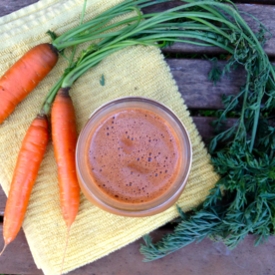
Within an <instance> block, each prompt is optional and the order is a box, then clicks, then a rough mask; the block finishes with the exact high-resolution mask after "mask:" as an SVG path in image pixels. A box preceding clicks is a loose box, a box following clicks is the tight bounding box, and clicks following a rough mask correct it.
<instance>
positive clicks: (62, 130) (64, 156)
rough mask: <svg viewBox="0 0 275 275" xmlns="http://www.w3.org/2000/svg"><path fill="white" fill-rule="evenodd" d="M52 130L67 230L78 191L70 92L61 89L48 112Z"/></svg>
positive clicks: (76, 202)
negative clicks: (49, 112)
mask: <svg viewBox="0 0 275 275" xmlns="http://www.w3.org/2000/svg"><path fill="white" fill-rule="evenodd" d="M51 127H52V141H53V147H54V155H55V159H56V162H57V167H58V183H59V189H60V202H61V210H62V215H63V218H64V220H65V222H66V225H67V227H68V228H70V227H71V225H72V223H73V222H74V220H75V218H76V215H77V212H78V207H79V201H80V198H79V197H80V187H79V184H78V180H77V175H76V164H75V148H76V142H77V130H76V121H75V111H74V107H73V103H72V100H71V97H70V95H69V88H61V89H60V90H59V91H58V93H57V95H56V97H55V100H54V102H53V106H52V110H51Z"/></svg>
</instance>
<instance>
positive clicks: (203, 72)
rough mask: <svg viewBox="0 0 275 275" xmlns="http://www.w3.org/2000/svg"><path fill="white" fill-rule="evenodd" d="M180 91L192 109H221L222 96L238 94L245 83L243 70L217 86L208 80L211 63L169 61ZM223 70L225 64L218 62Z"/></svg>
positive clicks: (187, 60)
mask: <svg viewBox="0 0 275 275" xmlns="http://www.w3.org/2000/svg"><path fill="white" fill-rule="evenodd" d="M166 61H167V63H168V65H169V67H170V70H171V73H172V75H173V77H174V79H175V80H176V83H177V85H178V88H179V91H180V93H181V94H182V97H183V98H184V100H185V103H186V105H187V106H188V108H190V109H221V108H223V104H222V100H221V96H222V95H223V94H224V95H232V94H237V93H238V92H239V90H240V87H241V85H243V84H244V83H245V75H246V74H245V71H244V70H243V69H242V68H239V69H237V70H236V71H233V72H232V73H230V74H228V75H226V76H224V77H222V78H221V81H218V82H217V83H216V85H215V84H214V83H213V82H212V81H210V80H209V79H208V74H209V72H210V70H211V68H212V66H213V64H212V62H211V61H208V60H197V59H167V60H166ZM217 65H218V67H220V68H223V67H224V65H225V62H218V64H217Z"/></svg>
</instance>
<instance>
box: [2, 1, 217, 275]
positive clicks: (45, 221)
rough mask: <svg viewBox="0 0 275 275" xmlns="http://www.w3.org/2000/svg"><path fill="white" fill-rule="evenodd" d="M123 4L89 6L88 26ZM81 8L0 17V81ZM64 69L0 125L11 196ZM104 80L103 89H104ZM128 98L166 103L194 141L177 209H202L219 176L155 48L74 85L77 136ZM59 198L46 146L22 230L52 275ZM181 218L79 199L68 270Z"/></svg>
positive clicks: (61, 227) (120, 58)
mask: <svg viewBox="0 0 275 275" xmlns="http://www.w3.org/2000/svg"><path fill="white" fill-rule="evenodd" d="M121 1H122V0H93V1H88V3H87V13H86V16H85V20H87V19H90V18H92V17H93V16H95V15H97V14H99V13H101V12H102V11H104V10H106V9H107V8H109V7H111V6H113V5H115V4H117V3H119V2H121ZM82 6H83V1H82V0H66V1H60V0H42V1H40V2H38V3H36V4H34V5H32V6H29V7H27V8H25V9H22V10H20V11H18V12H15V13H13V14H11V15H8V16H5V17H2V18H0V40H1V41H2V42H3V41H5V42H4V43H0V74H3V72H4V71H5V70H6V69H7V68H8V67H9V66H10V65H12V64H13V63H14V61H15V60H17V59H18V58H19V57H20V56H22V55H23V54H24V53H25V52H26V51H27V50H28V49H30V48H31V47H33V46H34V45H36V44H39V43H42V42H46V41H50V39H49V37H48V36H47V35H46V34H45V33H46V31H47V30H49V29H50V30H52V31H55V32H56V33H57V34H61V33H63V32H64V31H66V30H68V29H69V28H71V27H73V26H76V25H77V24H78V23H79V20H80V14H81V10H82ZM65 66H66V61H65V60H64V59H63V58H60V59H59V62H58V64H57V66H56V67H55V68H54V70H53V71H52V72H51V73H50V74H49V75H48V77H47V78H46V79H45V80H43V81H42V83H41V84H40V85H39V86H38V87H37V88H36V90H35V91H34V92H32V94H30V95H29V96H28V97H27V99H26V100H25V101H24V102H22V103H21V104H20V105H19V106H18V107H17V108H16V110H15V112H14V113H13V114H12V115H11V116H10V117H9V118H8V119H7V120H6V121H5V122H4V123H3V124H2V125H1V126H0V133H1V135H0V160H1V162H0V183H1V185H2V187H3V189H4V191H5V192H6V193H7V192H8V189H9V184H10V181H11V178H12V173H13V169H14V166H15V161H16V158H17V154H18V151H19V148H20V146H21V141H22V139H23V137H24V134H25V132H26V129H27V128H28V126H29V124H30V123H31V121H32V120H33V118H34V117H35V115H36V114H37V112H38V111H39V110H40V107H41V103H42V102H43V99H44V97H45V95H46V94H47V92H48V91H49V89H50V87H51V86H52V85H53V84H54V83H55V82H56V81H57V79H58V76H59V75H60V74H61V73H62V70H63V69H64V68H65ZM102 75H104V78H105V85H104V86H102V85H101V84H100V79H101V77H102ZM15 85H16V83H15ZM127 95H136V96H145V97H149V98H152V99H155V100H158V101H160V102H162V103H164V104H165V105H167V106H168V107H170V108H171V109H173V110H174V112H175V113H176V114H177V115H178V116H179V118H180V119H181V120H182V121H183V123H184V124H185V126H186V127H187V129H188V131H189V134H190V137H191V142H192V149H193V163H192V170H191V174H190V177H189V180H188V183H187V186H186V188H185V190H184V192H183V194H182V196H181V197H180V199H179V201H178V202H177V204H178V205H179V206H181V207H182V208H183V210H188V209H190V208H192V207H194V206H196V205H198V204H199V203H201V202H202V201H203V200H204V199H205V197H206V196H207V195H208V191H209V189H210V188H212V187H213V186H214V184H215V182H216V181H217V179H218V176H217V175H216V174H215V173H214V171H213V168H212V166H211V165H210V161H209V160H210V158H209V156H208V154H207V151H206V149H205V147H204V144H203V143H202V141H201V138H200V136H199V134H198V132H197V130H196V128H195V126H194V124H193V122H192V119H191V118H190V116H189V113H188V111H187V109H186V105H185V104H184V101H183V99H182V98H181V95H180V93H179V92H178V89H177V86H176V84H175V81H174V80H173V79H172V76H171V73H170V71H169V67H168V66H167V65H166V63H165V61H164V60H163V56H162V55H161V53H160V51H159V50H158V49H156V48H154V47H150V48H148V47H143V46H138V47H131V48H128V49H126V50H123V51H120V52H117V53H115V54H113V55H112V56H110V57H108V58H106V59H105V60H104V61H103V62H101V63H100V64H99V65H98V66H97V67H95V68H94V69H91V70H90V71H89V72H88V73H86V74H85V75H84V76H83V77H82V78H80V79H79V80H78V81H77V82H76V84H75V85H74V86H73V88H72V89H71V96H72V99H73V102H74V105H75V108H76V114H77V125H78V130H79V131H80V130H81V128H82V127H83V126H84V124H85V122H86V121H87V119H88V117H89V116H90V114H91V112H93V110H94V109H95V108H97V107H99V106H100V105H101V104H103V103H105V102H107V101H109V100H112V99H115V98H118V97H122V96H127ZM0 100H1V99H0ZM58 193H59V190H58V183H57V173H56V163H55V160H54V156H53V148H52V145H49V146H48V148H47V153H46V156H45V159H44V161H43V163H42V165H41V168H40V172H39V176H38V179H37V182H36V184H35V187H34V189H33V192H32V195H31V200H30V204H29V207H28V211H27V214H26V218H25V221H24V224H23V229H24V231H25V234H26V238H27V241H28V243H29V246H30V249H31V251H32V254H33V257H34V260H35V262H36V264H37V267H38V268H41V269H42V270H43V272H44V273H45V274H47V275H55V274H59V271H60V268H61V263H62V256H63V252H64V246H65V239H66V233H67V228H66V225H65V223H64V221H63V219H62V216H61V211H60V204H59V194H58ZM177 216H178V213H177V210H176V206H175V205H174V206H172V207H170V208H169V209H168V210H166V211H165V212H163V213H161V214H158V215H154V216H151V217H145V218H129V217H128V218H126V217H120V216H116V215H113V214H110V213H107V212H104V211H103V210H100V209H99V208H97V207H95V206H93V205H92V204H91V203H90V202H89V201H88V200H86V199H85V197H84V196H83V194H81V206H80V210H79V214H78V216H77V219H76V221H75V223H74V224H73V226H72V228H71V232H70V238H69V243H68V249H67V254H66V258H65V263H64V271H65V272H68V271H70V270H73V269H75V268H77V267H79V266H82V265H85V264H87V263H90V262H92V261H95V260H96V259H98V258H100V257H103V256H104V255H107V254H109V253H111V252H112V251H114V250H117V249H119V248H121V247H123V246H125V245H127V244H129V243H130V242H133V241H135V240H136V239H138V238H140V237H141V236H143V235H144V234H146V233H148V232H150V231H152V230H154V229H156V228H158V227H160V226H161V225H163V224H165V223H166V222H168V221H170V220H172V219H174V218H175V217H177Z"/></svg>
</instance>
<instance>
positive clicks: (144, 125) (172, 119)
mask: <svg viewBox="0 0 275 275" xmlns="http://www.w3.org/2000/svg"><path fill="white" fill-rule="evenodd" d="M191 163H192V149H191V143H190V139H189V135H188V132H187V130H186V129H185V127H184V125H183V124H182V123H181V121H180V120H179V119H178V118H177V116H176V115H175V114H174V113H173V112H172V111H171V110H170V109H169V108H167V107H166V106H164V105H163V104H160V103H159V102H156V101H154V100H151V99H148V98H143V97H124V98H119V99H116V100H113V101H111V102H108V103H107V104H105V105H103V106H101V107H100V108H98V109H97V110H96V111H95V112H94V113H93V114H92V115H91V117H90V119H89V120H88V122H87V123H86V125H85V127H84V128H83V129H82V131H81V133H80V135H79V138H78V143H77V148H76V167H77V175H78V179H79V184H80V187H81V190H82V191H83V193H84V195H85V196H86V197H87V199H89V200H90V201H91V202H92V203H93V204H94V205H96V206H98V207H100V208H102V209H104V210H106V211H109V212H111V213H113V214H117V215H123V216H131V217H141V216H149V215H153V214H157V213H159V212H161V211H164V210H166V209H167V208H168V207H170V206H172V205H173V204H175V202H176V201H177V199H178V198H179V196H180V195H181V193H182V191H183V189H184V187H185V185H186V182H187V178H188V175H189V172H190V169H191Z"/></svg>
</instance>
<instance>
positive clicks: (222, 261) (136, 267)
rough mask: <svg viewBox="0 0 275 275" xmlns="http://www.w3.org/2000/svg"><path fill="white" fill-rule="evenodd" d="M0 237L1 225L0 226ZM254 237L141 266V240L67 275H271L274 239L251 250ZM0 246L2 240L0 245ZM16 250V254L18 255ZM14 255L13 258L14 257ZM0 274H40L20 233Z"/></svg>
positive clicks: (193, 248)
mask: <svg viewBox="0 0 275 275" xmlns="http://www.w3.org/2000/svg"><path fill="white" fill-rule="evenodd" d="M169 232H170V231H167V230H158V231H155V232H154V233H153V234H152V236H153V239H154V240H157V239H159V238H160V237H161V236H162V235H163V234H166V233H169ZM0 234H2V226H1V225H0ZM254 240H255V237H253V236H248V237H247V238H246V239H245V240H244V241H243V242H242V244H241V245H239V246H238V247H237V248H236V249H235V250H233V251H231V250H228V249H227V248H226V247H225V246H224V245H223V244H221V243H218V242H212V241H210V240H208V239H206V240H204V241H202V242H200V243H197V244H191V245H188V246H187V247H185V248H182V249H181V250H179V251H177V252H176V253H173V254H171V255H168V256H166V257H165V258H163V259H160V260H157V261H153V262H149V263H145V262H143V256H142V255H141V254H140V252H139V248H140V244H141V243H143V240H142V239H139V240H137V241H135V242H134V243H132V244H129V245H127V246H126V247H124V248H122V249H120V250H117V251H115V252H113V253H111V254H110V255H108V256H105V257H103V258H101V259H99V260H98V261H95V262H93V263H91V264H88V265H86V266H83V267H80V268H78V269H76V270H74V271H72V272H69V273H67V274H68V275H117V274H119V275H129V274H131V275H145V274H159V275H162V274H165V275H166V274H173V275H180V274H183V273H182V272H183V270H184V275H201V274H206V275H209V274H211V275H221V274H222V275H233V274H242V275H259V274H265V275H273V274H274V273H273V272H274V256H273V253H271V251H274V250H275V237H271V238H270V239H269V241H268V242H267V243H266V244H264V245H260V246H258V247H256V248H255V247H254V246H253V243H254ZM2 245H3V242H2V240H1V241H0V246H2ZM19 251H20V253H18V252H19ZM15 255H16V257H15ZM0 273H8V274H22V275H42V274H43V273H42V271H41V270H39V269H37V268H36V266H35V265H34V262H33V259H32V255H31V253H30V250H29V247H28V245H27V243H26V239H25V236H24V234H23V232H22V231H21V232H20V233H19V235H18V237H17V239H16V240H15V241H14V242H13V243H12V244H10V246H9V247H7V249H6V251H5V253H4V254H3V255H2V257H1V258H0Z"/></svg>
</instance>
